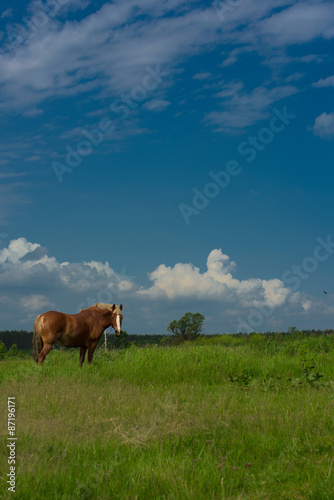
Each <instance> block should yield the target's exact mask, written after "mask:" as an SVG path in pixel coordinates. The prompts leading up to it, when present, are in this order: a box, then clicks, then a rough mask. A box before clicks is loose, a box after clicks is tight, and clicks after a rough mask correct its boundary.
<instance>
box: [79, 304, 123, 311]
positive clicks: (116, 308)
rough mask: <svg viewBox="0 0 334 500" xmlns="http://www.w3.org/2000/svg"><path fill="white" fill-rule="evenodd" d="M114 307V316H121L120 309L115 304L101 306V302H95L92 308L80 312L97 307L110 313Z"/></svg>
mask: <svg viewBox="0 0 334 500" xmlns="http://www.w3.org/2000/svg"><path fill="white" fill-rule="evenodd" d="M114 306H115V309H114V311H113V312H114V313H116V314H122V311H121V308H120V307H119V306H117V305H116V304H103V303H102V302H97V303H96V304H93V305H92V306H89V307H86V309H81V311H87V309H91V308H92V307H98V308H99V309H108V311H112V310H113V307H114Z"/></svg>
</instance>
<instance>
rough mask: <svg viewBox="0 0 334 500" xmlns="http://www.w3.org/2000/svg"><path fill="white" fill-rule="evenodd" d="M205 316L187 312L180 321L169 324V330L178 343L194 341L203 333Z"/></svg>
mask: <svg viewBox="0 0 334 500" xmlns="http://www.w3.org/2000/svg"><path fill="white" fill-rule="evenodd" d="M204 320H205V318H204V316H202V315H201V314H200V313H196V314H193V313H190V312H187V313H186V314H185V315H184V316H182V318H180V319H179V320H178V321H176V320H175V319H174V321H172V322H171V323H169V327H168V328H167V330H168V331H169V332H171V333H172V334H173V335H174V336H175V337H174V338H175V340H177V341H183V340H194V339H195V338H196V337H197V336H198V335H199V334H200V333H202V326H203V321H204Z"/></svg>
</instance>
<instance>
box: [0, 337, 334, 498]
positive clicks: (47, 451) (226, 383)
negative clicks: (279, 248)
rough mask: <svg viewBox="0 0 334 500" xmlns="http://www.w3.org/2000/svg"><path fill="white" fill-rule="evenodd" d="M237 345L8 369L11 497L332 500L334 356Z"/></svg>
mask: <svg viewBox="0 0 334 500" xmlns="http://www.w3.org/2000/svg"><path fill="white" fill-rule="evenodd" d="M239 340H240V339H239ZM239 340H238V339H235V341H234V340H232V341H231V342H230V343H229V339H224V342H221V343H220V342H218V341H213V340H212V339H211V340H210V342H205V340H204V341H198V342H197V343H191V344H185V345H181V346H178V347H165V348H162V347H148V348H138V347H131V348H129V349H123V350H113V351H108V352H106V353H105V352H103V351H102V352H101V353H100V354H99V355H97V356H96V357H95V359H94V362H93V363H92V364H91V365H90V366H87V365H84V366H83V368H82V369H79V367H78V357H79V354H78V352H77V351H75V350H69V351H54V352H51V353H50V354H49V355H48V357H47V359H46V361H45V364H44V366H43V367H39V366H37V365H36V364H35V363H33V362H32V361H31V360H26V359H23V360H21V359H17V358H13V359H8V360H4V361H2V362H1V363H0V382H1V393H2V395H3V399H4V400H6V398H7V397H8V396H15V397H16V401H17V438H18V440H17V467H18V468H17V493H16V495H17V497H18V498H20V499H21V498H22V499H31V498H34V499H37V500H38V499H49V498H50V499H51V498H56V499H105V498H108V499H109V498H110V499H114V498H115V499H127V498H128V499H130V498H131V499H151V498H152V499H156V498H167V499H179V498H180V499H184V498H194V499H199V498H208V499H209V498H210V499H211V498H214V499H216V498H217V499H223V498H224V499H227V498H231V499H232V498H244V499H246V498H251V499H255V498H264V499H267V498H270V499H276V498H277V499H282V498H283V499H284V498H286V499H288V498H311V499H316V500H318V499H332V498H333V493H332V492H333V491H334V481H333V472H332V464H333V459H334V450H333V431H334V423H333V409H334V408H333V407H334V400H333V394H334V392H333V380H334V373H333V372H334V363H333V360H334V349H333V348H332V345H333V344H331V343H330V342H331V341H329V343H328V341H327V344H326V343H324V344H319V342H317V341H314V340H312V339H311V340H310V341H307V339H299V340H298V341H297V340H294V339H290V341H286V342H285V341H282V342H279V341H278V340H277V341H271V342H272V343H271V344H270V343H269V341H265V342H264V341H263V339H259V338H256V337H255V338H254V339H253V341H252V342H251V341H248V342H243V341H242V339H241V341H239ZM298 342H299V343H298ZM319 345H320V347H319ZM321 346H322V348H321ZM328 346H329V347H328ZM307 360H309V365H308V366H311V367H313V368H312V369H311V371H312V372H314V373H321V375H323V376H321V377H318V378H317V377H316V378H314V379H312V378H310V377H307V371H306V370H305V363H307V362H308V361H307ZM0 423H1V436H2V437H1V440H2V442H3V444H6V438H7V431H6V429H7V423H6V414H5V412H2V415H1V422H0ZM1 450H2V451H1V455H0V456H1V467H0V477H1V483H0V495H2V497H3V498H7V497H8V495H7V493H8V494H9V492H8V491H7V486H6V483H5V481H6V474H7V473H8V464H7V450H6V446H4V447H2V449H1Z"/></svg>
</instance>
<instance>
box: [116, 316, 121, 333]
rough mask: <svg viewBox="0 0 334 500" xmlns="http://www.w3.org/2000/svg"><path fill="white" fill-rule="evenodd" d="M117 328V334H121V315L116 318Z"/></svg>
mask: <svg viewBox="0 0 334 500" xmlns="http://www.w3.org/2000/svg"><path fill="white" fill-rule="evenodd" d="M116 326H117V332H118V333H121V319H120V317H119V314H117V316H116Z"/></svg>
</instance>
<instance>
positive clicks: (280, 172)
mask: <svg viewBox="0 0 334 500" xmlns="http://www.w3.org/2000/svg"><path fill="white" fill-rule="evenodd" d="M333 26H334V4H333V2H329V1H320V0H313V1H311V0H306V1H305V0H304V1H294V0H290V1H289V0H285V1H282V0H272V1H270V2H258V1H246V0H224V1H216V2H200V1H196V0H194V1H191V2H181V1H179V0H170V1H165V2H156V1H153V0H142V1H134V0H122V1H116V2H103V1H88V0H87V1H85V0H52V1H51V0H50V1H32V2H30V3H29V2H22V1H13V2H11V5H10V7H8V6H7V5H6V6H4V7H3V10H2V12H1V13H0V37H1V52H0V70H1V71H0V109H1V114H2V120H1V125H0V127H1V137H2V141H1V146H0V147H1V155H0V165H1V174H0V190H1V197H0V206H1V214H0V223H1V227H0V321H1V329H5V328H13V329H21V328H24V329H29V330H30V329H32V325H33V321H34V319H35V317H36V316H37V314H39V313H41V312H44V311H46V310H50V309H56V310H61V311H64V312H68V313H74V312H78V310H79V309H80V308H82V307H88V306H89V305H91V304H93V303H95V302H110V303H117V304H119V303H121V302H122V303H123V305H124V324H123V327H124V328H125V329H126V330H127V331H128V332H131V333H165V332H166V328H167V326H168V324H169V322H170V321H172V320H173V319H178V318H179V317H180V316H181V315H183V314H184V313H185V312H187V311H191V312H200V313H201V314H203V315H204V316H205V318H206V321H205V332H207V333H216V332H221V333H222V332H232V333H233V332H237V331H240V330H242V331H251V330H254V331H266V330H277V329H280V330H286V329H287V328H288V327H289V326H292V325H293V326H297V327H298V328H332V327H333V324H334V321H333V320H334V294H333V285H332V282H333V266H334V255H333V254H334V247H333V243H332V242H333V241H334V231H333V210H332V204H333V201H332V200H333V197H332V192H333V188H332V186H333V138H334V105H333V102H334V101H333V90H334V71H333V53H334V51H333V48H334V43H333V39H334V28H333ZM324 290H325V291H327V294H324V293H323V292H324Z"/></svg>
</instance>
